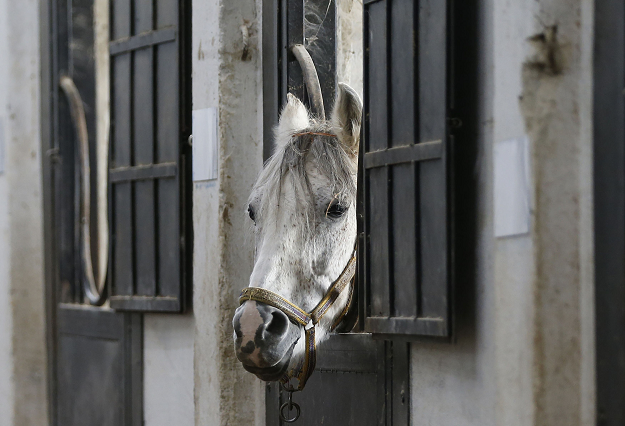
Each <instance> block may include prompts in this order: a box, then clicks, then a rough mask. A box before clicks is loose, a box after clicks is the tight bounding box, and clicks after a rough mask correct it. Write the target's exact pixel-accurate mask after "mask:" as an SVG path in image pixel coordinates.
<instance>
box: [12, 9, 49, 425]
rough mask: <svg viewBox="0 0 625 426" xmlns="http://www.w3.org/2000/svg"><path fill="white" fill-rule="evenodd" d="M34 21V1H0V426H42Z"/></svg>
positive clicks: (44, 409) (44, 393)
mask: <svg viewBox="0 0 625 426" xmlns="http://www.w3.org/2000/svg"><path fill="white" fill-rule="evenodd" d="M38 19H39V3H38V2H37V1H36V0H24V1H19V2H14V1H10V0H0V162H3V164H0V424H1V425H3V426H4V425H6V426H21V425H33V426H38V425H47V424H48V411H47V407H48V406H47V387H46V367H47V365H46V347H45V324H44V318H45V308H44V279H43V230H42V228H43V227H42V195H41V152H40V124H39V120H40V119H39V111H40V94H39V77H40V75H39V63H40V60H39V26H38V25H37V23H38V22H39V20H38ZM25 23H28V25H25ZM25 28H28V31H25Z"/></svg>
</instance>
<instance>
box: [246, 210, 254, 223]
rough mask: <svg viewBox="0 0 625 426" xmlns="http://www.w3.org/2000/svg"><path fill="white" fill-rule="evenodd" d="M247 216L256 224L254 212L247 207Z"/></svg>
mask: <svg viewBox="0 0 625 426" xmlns="http://www.w3.org/2000/svg"><path fill="white" fill-rule="evenodd" d="M247 214H249V215H250V219H252V220H253V221H254V222H256V212H255V211H254V207H252V206H247Z"/></svg>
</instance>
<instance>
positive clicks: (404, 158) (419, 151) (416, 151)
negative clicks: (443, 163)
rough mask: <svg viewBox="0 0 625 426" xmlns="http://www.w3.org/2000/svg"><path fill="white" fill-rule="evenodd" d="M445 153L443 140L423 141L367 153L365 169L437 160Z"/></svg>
mask: <svg viewBox="0 0 625 426" xmlns="http://www.w3.org/2000/svg"><path fill="white" fill-rule="evenodd" d="M442 155H443V141H441V140H437V141H431V142H422V143H418V144H415V145H407V146H399V147H397V148H390V149H385V150H382V151H374V152H367V153H365V169H373V168H375V167H384V166H390V165H392V164H401V163H411V162H414V161H426V160H435V159H437V158H441V156H442Z"/></svg>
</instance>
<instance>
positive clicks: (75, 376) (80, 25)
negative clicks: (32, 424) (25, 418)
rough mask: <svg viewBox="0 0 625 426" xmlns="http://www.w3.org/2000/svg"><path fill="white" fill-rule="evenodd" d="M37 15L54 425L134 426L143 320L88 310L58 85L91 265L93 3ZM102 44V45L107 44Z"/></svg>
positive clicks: (70, 3)
mask: <svg viewBox="0 0 625 426" xmlns="http://www.w3.org/2000/svg"><path fill="white" fill-rule="evenodd" d="M46 3H47V4H46V5H45V6H44V7H43V10H44V11H45V13H44V16H43V18H42V19H43V21H44V22H43V24H42V41H43V45H42V48H43V49H42V51H43V57H42V64H43V68H42V93H43V102H44V104H43V106H42V109H43V117H42V120H43V126H44V127H43V129H44V131H43V151H44V152H45V153H46V158H45V159H44V192H45V206H44V208H45V220H46V222H45V232H46V271H47V272H46V275H47V310H48V312H47V317H48V348H49V349H48V355H49V372H50V375H49V377H50V380H49V383H50V414H51V423H52V424H53V425H58V426H131V425H132V426H134V425H136V426H139V425H141V424H142V421H143V418H142V417H143V413H142V404H143V395H142V368H143V366H142V324H141V316H140V314H135V313H119V312H115V311H114V310H112V309H110V308H109V307H107V303H105V304H104V305H102V306H92V305H90V303H89V302H88V300H87V298H86V295H85V291H84V286H83V282H84V280H85V276H84V274H85V271H84V268H83V265H82V261H81V256H82V245H81V237H80V215H81V213H80V202H79V190H78V188H79V185H80V181H79V179H80V176H79V175H80V165H79V162H78V158H79V156H78V152H77V150H78V148H77V141H76V134H75V129H74V125H73V122H72V119H71V114H70V109H69V104H68V101H67V98H66V97H65V96H64V95H63V92H62V91H61V89H60V87H59V80H60V78H61V76H69V77H70V78H71V79H72V80H73V82H74V83H75V85H76V87H77V89H78V92H79V93H80V97H81V98H82V104H83V105H82V106H83V107H84V112H85V118H86V122H87V129H88V134H89V145H90V146H89V148H90V158H89V164H90V168H91V173H90V178H91V185H90V189H91V194H92V197H91V200H92V208H91V213H92V214H91V215H90V219H91V224H92V225H91V235H92V241H91V246H90V247H91V252H92V259H93V262H94V269H95V270H94V273H95V274H96V275H97V273H98V271H99V268H106V265H101V264H98V263H99V262H98V261H97V259H98V258H99V256H98V255H99V253H98V248H99V247H100V245H99V242H98V238H97V236H98V232H97V224H98V217H97V211H98V207H99V206H98V205H97V197H95V196H94V195H95V194H96V193H97V175H98V163H97V161H96V154H95V153H96V139H97V136H96V134H97V123H96V121H97V119H96V115H97V114H96V111H97V106H96V103H97V102H96V53H95V52H96V37H95V34H96V33H95V22H94V7H95V2H94V1H93V0H60V1H50V2H46ZM105 38H106V40H105V43H108V37H105Z"/></svg>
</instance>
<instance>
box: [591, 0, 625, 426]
mask: <svg viewBox="0 0 625 426" xmlns="http://www.w3.org/2000/svg"><path fill="white" fill-rule="evenodd" d="M594 29H595V46H594V104H593V108H594V119H593V121H594V135H593V138H594V143H593V149H594V204H595V205H594V208H595V211H594V214H595V319H596V324H595V330H596V368H597V370H596V371H597V425H601V426H612V425H614V426H616V425H623V424H625V98H624V97H623V93H625V92H624V88H625V3H623V2H622V1H620V0H606V1H596V2H595V27H594Z"/></svg>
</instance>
